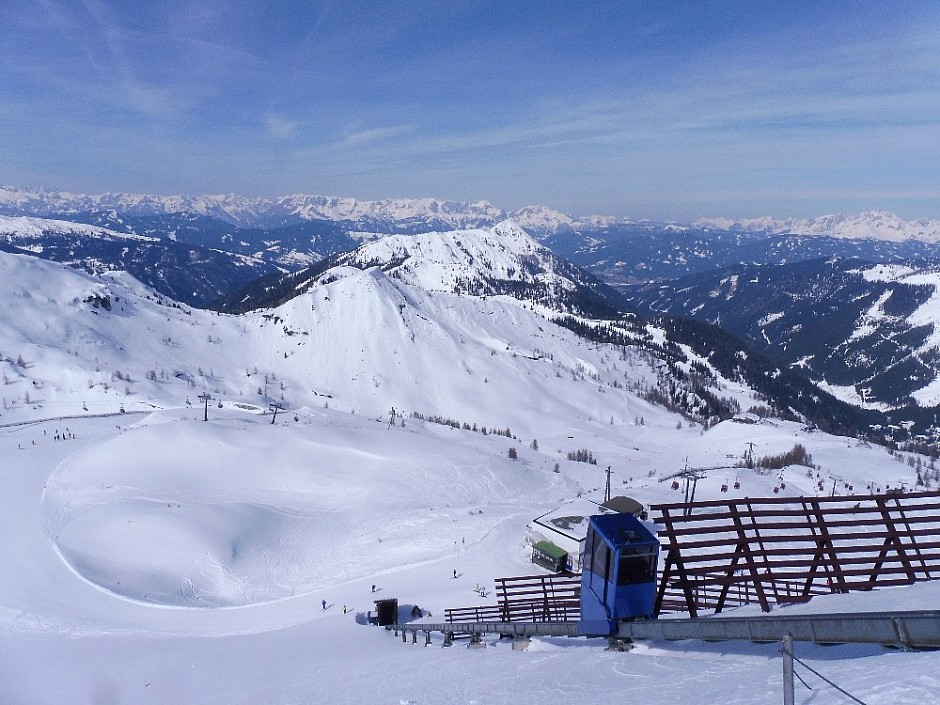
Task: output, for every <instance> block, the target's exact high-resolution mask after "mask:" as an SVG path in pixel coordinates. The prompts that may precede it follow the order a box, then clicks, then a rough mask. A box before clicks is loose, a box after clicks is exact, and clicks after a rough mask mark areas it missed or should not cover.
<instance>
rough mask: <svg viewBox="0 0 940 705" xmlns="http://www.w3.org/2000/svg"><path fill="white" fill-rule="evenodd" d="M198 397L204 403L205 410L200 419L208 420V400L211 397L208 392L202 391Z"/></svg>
mask: <svg viewBox="0 0 940 705" xmlns="http://www.w3.org/2000/svg"><path fill="white" fill-rule="evenodd" d="M198 398H199V399H201V400H202V401H204V402H205V403H206V410H205V413H203V415H202V420H203V421H208V420H209V400H210V399H212V397H210V396H209V392H203V393H202V394H200V395H199V397H198Z"/></svg>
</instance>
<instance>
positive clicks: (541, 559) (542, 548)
mask: <svg viewBox="0 0 940 705" xmlns="http://www.w3.org/2000/svg"><path fill="white" fill-rule="evenodd" d="M532 562H533V563H536V564H537V565H540V566H542V567H543V568H548V570H550V571H552V572H553V573H561V572H562V571H564V570H567V568H568V552H567V551H566V550H565V549H563V548H559V547H558V546H556V545H555V544H553V543H552V542H551V541H539V542H537V543H535V544H534V545H533V546H532Z"/></svg>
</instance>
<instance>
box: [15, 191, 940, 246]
mask: <svg viewBox="0 0 940 705" xmlns="http://www.w3.org/2000/svg"><path fill="white" fill-rule="evenodd" d="M108 210H112V211H116V212H119V213H123V214H126V215H134V216H142V215H157V214H169V213H192V214H197V215H202V216H207V217H212V218H217V219H220V220H223V221H226V222H229V223H232V224H234V225H237V226H239V227H265V228H271V227H283V226H287V225H292V224H297V223H302V222H309V221H330V222H337V223H344V224H346V226H347V228H348V229H350V230H361V231H369V232H381V233H390V232H418V231H427V230H447V229H462V228H476V227H484V226H491V225H495V224H496V223H498V222H500V221H502V220H506V219H511V220H513V221H515V222H516V223H518V224H519V225H520V226H522V227H523V228H525V229H526V230H528V231H529V232H530V233H531V234H533V235H535V236H537V237H540V238H542V237H547V236H549V235H558V234H563V233H570V232H575V231H592V230H602V229H605V228H610V227H614V226H624V225H644V224H647V225H648V224H649V221H644V220H637V219H633V218H624V217H614V216H603V215H591V216H572V215H568V214H565V213H561V212H559V211H558V210H556V209H553V208H550V207H547V206H535V205H533V206H526V207H522V208H519V209H516V210H509V211H506V210H503V209H500V208H498V207H496V206H494V205H492V204H491V203H488V202H487V201H478V202H476V203H461V202H457V201H441V200H438V199H434V198H419V199H407V198H393V199H383V200H377V201H366V200H360V199H356V198H352V197H334V196H322V195H309V194H292V195H286V196H280V197H277V198H260V197H244V196H238V195H235V194H216V195H201V196H182V195H175V196H160V195H155V194H127V193H105V194H99V195H88V194H74V193H68V192H62V191H54V190H45V189H22V188H16V187H12V186H0V215H33V216H46V217H48V216H51V215H62V214H75V213H84V212H92V211H108ZM660 225H661V227H666V226H668V227H671V228H677V227H678V228H681V227H683V226H681V225H676V224H660ZM691 226H692V227H695V228H709V229H718V230H726V231H733V232H736V231H747V232H758V233H774V234H780V233H791V234H801V235H825V236H830V237H839V238H870V239H881V240H890V241H903V240H920V241H923V242H929V243H936V242H940V221H937V220H927V219H916V220H904V219H902V218H900V217H899V216H897V215H895V214H893V213H889V212H886V211H879V210H873V211H866V212H864V213H860V214H858V215H854V216H847V215H823V216H820V217H815V218H788V219H775V218H772V217H769V216H767V217H762V218H748V219H739V220H735V219H730V218H703V219H700V220H698V221H696V222H695V223H693V224H691Z"/></svg>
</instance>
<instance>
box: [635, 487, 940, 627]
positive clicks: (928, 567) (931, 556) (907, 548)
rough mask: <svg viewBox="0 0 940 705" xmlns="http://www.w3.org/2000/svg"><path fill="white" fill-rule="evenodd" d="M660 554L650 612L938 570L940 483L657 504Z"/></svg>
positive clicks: (838, 589) (788, 596)
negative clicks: (937, 487)
mask: <svg viewBox="0 0 940 705" xmlns="http://www.w3.org/2000/svg"><path fill="white" fill-rule="evenodd" d="M652 510H653V511H654V512H657V513H658V516H654V520H655V521H656V523H658V524H661V525H662V526H663V529H662V530H661V531H660V532H659V537H660V540H661V542H662V551H661V554H660V555H664V556H665V562H664V564H663V566H662V568H661V577H660V581H659V587H658V590H657V595H656V605H655V611H656V613H657V614H660V613H664V612H687V613H688V614H689V616H691V617H696V616H698V614H699V612H700V611H701V610H714V611H715V612H721V611H722V609H724V608H726V607H734V606H739V605H744V604H749V603H758V604H759V605H760V607H761V609H762V610H763V611H765V612H768V611H770V609H771V605H772V604H773V603H776V604H786V603H793V602H806V601H807V600H809V599H811V598H812V597H814V596H815V595H822V594H828V593H844V592H850V591H855V590H870V589H872V588H875V587H888V586H893V585H909V584H911V583H913V582H916V581H919V580H931V579H936V578H940V492H937V491H934V492H912V493H901V492H888V493H885V494H876V495H863V496H862V495H853V496H843V497H769V498H761V499H748V498H744V499H727V500H715V501H705V502H694V503H688V504H684V503H680V504H659V505H653V506H652Z"/></svg>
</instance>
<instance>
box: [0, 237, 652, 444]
mask: <svg viewBox="0 0 940 705" xmlns="http://www.w3.org/2000/svg"><path fill="white" fill-rule="evenodd" d="M326 279H328V280H329V281H328V282H326V283H323V284H322V285H318V286H316V287H315V288H313V289H311V290H310V291H308V292H307V293H306V294H304V295H302V296H299V297H297V298H295V299H293V300H291V301H289V302H287V303H285V304H284V305H282V306H281V307H279V308H277V309H273V310H269V311H260V312H255V313H252V314H249V315H246V316H239V317H236V316H225V315H218V314H213V313H211V312H206V311H201V310H198V309H189V308H186V307H181V306H179V305H178V304H175V303H173V302H172V301H169V300H165V299H162V298H161V297H159V296H158V295H156V294H154V293H153V292H151V291H149V290H147V289H146V288H144V287H143V286H141V285H140V284H139V283H137V282H136V281H134V280H133V279H132V278H131V277H129V276H127V275H125V274H121V273H103V274H101V275H100V276H91V275H87V274H84V273H81V272H76V271H73V270H69V269H66V268H64V267H62V266H61V265H55V264H52V263H48V262H44V261H41V260H37V259H32V258H29V257H25V256H17V255H9V254H5V253H0V307H2V310H0V313H2V317H0V320H2V321H3V326H2V328H0V353H2V357H3V358H4V361H3V362H2V363H0V366H2V369H3V371H4V374H5V376H6V378H7V379H8V383H7V384H6V385H5V386H4V387H3V389H2V392H3V395H4V406H5V409H4V410H3V414H4V416H8V415H13V418H14V419H18V418H23V416H24V415H25V416H27V417H28V416H45V415H50V414H52V415H60V414H71V413H82V411H83V404H84V406H86V407H87V408H88V409H89V411H99V410H100V411H117V410H118V408H119V407H120V406H121V405H123V406H124V407H125V408H127V409H131V408H134V409H139V408H150V405H151V404H154V405H158V406H176V405H180V404H184V403H186V402H187V401H188V402H189V403H192V404H195V403H196V396H197V395H198V394H200V393H202V392H208V393H210V394H212V395H213V396H215V397H218V398H221V399H224V400H225V401H229V402H236V401H238V402H246V403H254V404H258V405H260V406H262V407H265V408H266V407H267V405H268V403H270V402H279V401H282V400H283V401H284V402H286V403H288V404H289V405H291V406H304V405H312V404H316V405H318V406H322V405H323V404H324V403H329V404H330V405H332V406H338V407H339V408H343V409H347V410H356V411H360V412H365V413H368V414H370V415H374V414H380V413H385V412H387V411H388V410H389V409H390V408H391V407H393V406H395V407H396V408H398V409H405V410H407V411H408V412H409V413H410V412H411V411H419V412H422V413H427V414H442V415H446V416H453V417H456V418H457V419H458V420H460V421H469V422H470V423H478V424H480V425H485V426H499V427H500V428H502V427H505V426H507V425H511V424H513V423H518V422H519V420H520V418H519V415H518V414H517V413H516V411H515V410H514V409H513V408H512V407H509V406H507V405H505V404H504V403H502V399H503V398H504V395H507V394H508V395H512V396H514V397H517V398H536V397H537V398H540V399H541V402H540V404H541V405H542V406H543V408H544V409H545V411H546V414H547V416H554V417H556V418H558V419H562V418H567V417H568V416H570V415H571V414H575V415H578V416H583V417H594V418H609V417H611V416H613V417H615V418H619V419H621V420H624V419H627V418H632V416H633V415H634V413H635V412H634V410H633V407H634V406H637V405H638V403H637V402H636V400H635V398H633V397H632V395H628V394H626V393H625V392H623V391H621V390H615V389H613V388H612V387H611V386H610V385H612V384H613V383H614V381H615V380H616V381H617V383H618V384H621V385H622V384H623V383H624V374H625V373H626V374H630V375H632V374H636V375H638V378H639V379H643V378H644V375H645V374H647V372H648V370H647V372H644V371H643V369H638V370H636V371H635V372H627V371H626V370H625V369H624V368H623V366H621V367H620V368H619V369H618V366H617V364H616V362H615V361H614V360H613V359H611V357H612V355H613V353H612V351H609V350H594V349H590V348H591V346H587V345H585V344H584V342H583V341H581V340H580V339H579V338H578V337H577V336H575V335H574V334H573V333H571V332H570V331H567V330H566V329H563V328H560V327H558V326H556V325H554V324H551V323H549V322H548V321H546V320H545V319H544V318H543V317H541V316H539V315H537V314H536V313H535V312H532V311H529V310H527V309H526V308H525V307H524V306H522V305H520V303H519V302H517V301H515V300H511V299H502V298H500V297H495V298H494V297H489V298H480V297H459V296H456V295H447V296H444V295H440V294H435V293H433V292H432V291H427V290H425V289H423V288H420V287H415V286H409V285H407V284H405V283H403V282H401V281H399V280H397V279H394V278H391V277H389V276H388V275H386V274H385V273H384V272H383V271H382V270H381V269H378V268H374V269H369V270H365V271H364V270H360V269H355V268H351V267H345V268H339V269H337V270H333V271H332V272H331V273H330V274H329V276H328V277H326ZM18 360H22V363H23V364H19V363H18ZM585 371H590V373H591V374H592V375H593V376H595V378H594V379H583V376H584V373H585ZM599 387H600V388H599ZM577 390H581V391H577ZM582 392H583V393H582ZM639 406H643V407H645V406H646V405H645V404H639ZM552 423H554V421H552Z"/></svg>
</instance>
